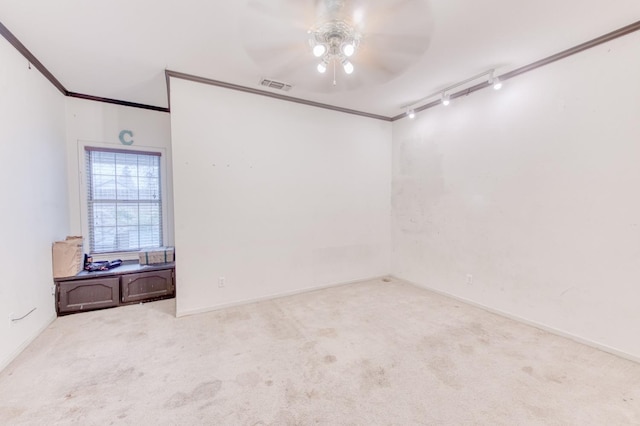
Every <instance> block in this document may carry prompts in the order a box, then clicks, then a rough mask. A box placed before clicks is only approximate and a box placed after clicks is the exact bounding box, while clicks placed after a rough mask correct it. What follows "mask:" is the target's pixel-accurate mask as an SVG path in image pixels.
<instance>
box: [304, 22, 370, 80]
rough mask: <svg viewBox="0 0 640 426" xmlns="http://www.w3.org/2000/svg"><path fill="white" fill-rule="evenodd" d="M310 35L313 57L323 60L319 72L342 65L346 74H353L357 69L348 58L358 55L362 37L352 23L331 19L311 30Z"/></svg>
mask: <svg viewBox="0 0 640 426" xmlns="http://www.w3.org/2000/svg"><path fill="white" fill-rule="evenodd" d="M308 33H309V44H310V45H311V49H312V53H313V55H314V56H315V57H317V58H321V59H322V63H321V64H320V65H318V72H320V73H324V72H325V71H326V70H327V68H328V67H329V65H331V63H333V66H334V70H335V67H336V66H337V65H342V68H343V69H344V72H345V73H346V74H352V73H353V71H354V70H355V68H354V66H353V64H352V63H351V62H350V61H349V59H348V58H351V57H352V56H353V55H355V54H356V52H357V50H358V45H359V43H360V38H361V35H360V33H359V32H358V31H357V30H356V29H355V28H354V27H353V26H352V25H351V24H350V23H348V22H346V21H343V20H340V19H330V20H328V21H326V22H324V23H321V24H319V25H317V26H315V27H313V28H311V29H310V30H309V31H308ZM334 84H335V72H334Z"/></svg>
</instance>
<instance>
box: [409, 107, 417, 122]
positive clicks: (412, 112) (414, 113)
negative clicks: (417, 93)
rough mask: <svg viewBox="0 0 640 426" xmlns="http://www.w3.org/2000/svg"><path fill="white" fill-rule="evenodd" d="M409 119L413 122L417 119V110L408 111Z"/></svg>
mask: <svg viewBox="0 0 640 426" xmlns="http://www.w3.org/2000/svg"><path fill="white" fill-rule="evenodd" d="M407 117H409V118H410V119H412V120H413V119H414V118H416V112H415V110H412V109H410V110H408V111H407Z"/></svg>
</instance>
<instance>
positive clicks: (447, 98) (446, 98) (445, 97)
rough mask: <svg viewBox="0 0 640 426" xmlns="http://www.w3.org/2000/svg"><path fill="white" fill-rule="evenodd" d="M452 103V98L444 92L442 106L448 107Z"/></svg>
mask: <svg viewBox="0 0 640 426" xmlns="http://www.w3.org/2000/svg"><path fill="white" fill-rule="evenodd" d="M450 103H451V97H450V96H449V95H448V94H447V93H445V92H442V105H444V106H447V105H449V104H450Z"/></svg>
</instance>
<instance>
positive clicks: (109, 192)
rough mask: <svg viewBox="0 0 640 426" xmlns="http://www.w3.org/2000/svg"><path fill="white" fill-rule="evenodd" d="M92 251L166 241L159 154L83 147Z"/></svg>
mask: <svg viewBox="0 0 640 426" xmlns="http://www.w3.org/2000/svg"><path fill="white" fill-rule="evenodd" d="M85 155H86V162H85V164H86V167H87V171H86V177H87V183H88V185H87V190H88V193H87V209H88V219H89V220H88V225H89V226H88V228H89V229H88V231H89V249H90V252H91V253H109V252H124V251H137V250H140V249H142V248H153V247H160V246H162V195H161V194H162V191H161V186H160V153H156V152H139V151H124V150H113V149H102V148H92V147H86V148H85Z"/></svg>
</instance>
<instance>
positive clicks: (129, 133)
mask: <svg viewBox="0 0 640 426" xmlns="http://www.w3.org/2000/svg"><path fill="white" fill-rule="evenodd" d="M126 136H129V138H130V139H126V138H125V137H126ZM120 143H121V144H122V145H133V132H132V131H131V130H123V131H121V132H120Z"/></svg>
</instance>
